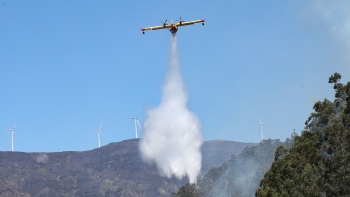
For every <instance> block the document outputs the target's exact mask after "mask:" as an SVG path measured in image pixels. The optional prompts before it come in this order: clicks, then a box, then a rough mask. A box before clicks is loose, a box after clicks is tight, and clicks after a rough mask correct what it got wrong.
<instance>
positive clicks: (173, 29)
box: [141, 17, 205, 36]
mask: <svg viewBox="0 0 350 197" xmlns="http://www.w3.org/2000/svg"><path fill="white" fill-rule="evenodd" d="M166 21H167V20H165V21H164V22H163V21H161V22H162V23H163V25H161V26H153V27H145V28H141V31H142V34H145V31H147V30H158V29H169V31H170V32H171V33H172V34H173V36H175V34H176V32H177V30H178V27H180V26H186V25H193V24H195V23H202V25H204V21H205V20H204V19H202V20H194V21H187V22H185V21H183V20H181V17H180V20H179V22H178V23H173V21H171V24H167V23H166Z"/></svg>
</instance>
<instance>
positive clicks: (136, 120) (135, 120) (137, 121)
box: [130, 110, 141, 138]
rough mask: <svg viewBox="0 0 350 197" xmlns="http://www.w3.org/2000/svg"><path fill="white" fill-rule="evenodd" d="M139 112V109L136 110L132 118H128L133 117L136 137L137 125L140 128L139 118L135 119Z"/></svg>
mask: <svg viewBox="0 0 350 197" xmlns="http://www.w3.org/2000/svg"><path fill="white" fill-rule="evenodd" d="M139 112H140V110H139V111H138V112H137V114H136V116H135V117H134V118H130V119H134V122H135V134H136V138H137V125H138V126H139V128H140V130H141V126H140V123H139V120H138V119H137V117H138V116H139Z"/></svg>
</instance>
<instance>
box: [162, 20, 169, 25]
mask: <svg viewBox="0 0 350 197" xmlns="http://www.w3.org/2000/svg"><path fill="white" fill-rule="evenodd" d="M167 20H168V19H165V21H164V22H163V21H160V22H162V23H163V24H164V25H166V21H167Z"/></svg>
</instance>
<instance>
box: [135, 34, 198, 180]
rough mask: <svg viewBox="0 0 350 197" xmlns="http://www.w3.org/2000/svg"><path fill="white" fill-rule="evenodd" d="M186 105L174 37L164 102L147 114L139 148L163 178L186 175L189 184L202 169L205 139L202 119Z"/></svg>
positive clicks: (179, 177)
mask: <svg viewBox="0 0 350 197" xmlns="http://www.w3.org/2000/svg"><path fill="white" fill-rule="evenodd" d="M186 104H187V95H186V93H185V91H184V84H183V81H182V77H181V73H180V65H179V59H178V55H177V48H176V38H175V37H173V38H172V41H171V48H170V64H169V66H168V70H167V76H166V80H165V84H164V86H163V96H162V100H161V103H160V104H159V106H158V107H156V108H154V109H151V110H149V111H148V112H147V116H148V117H147V119H146V121H145V123H144V131H145V135H144V137H143V138H142V139H141V141H140V143H139V149H140V152H141V155H142V157H143V159H144V160H146V161H148V162H154V163H156V165H157V167H158V170H159V173H160V175H161V176H166V177H168V178H170V177H172V176H175V177H176V178H178V179H181V178H183V177H184V176H187V177H188V178H189V181H190V182H196V179H197V175H198V174H199V172H200V169H201V158H202V155H201V152H200V147H201V145H202V142H203V140H202V135H201V132H200V122H199V119H198V118H197V116H196V115H195V114H194V113H193V112H191V111H189V109H188V108H187V105H186Z"/></svg>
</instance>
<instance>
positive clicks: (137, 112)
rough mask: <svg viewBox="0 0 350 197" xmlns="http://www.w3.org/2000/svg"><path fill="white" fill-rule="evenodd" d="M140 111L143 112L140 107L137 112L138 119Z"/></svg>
mask: <svg viewBox="0 0 350 197" xmlns="http://www.w3.org/2000/svg"><path fill="white" fill-rule="evenodd" d="M140 110H141V107H140V108H139V110H138V111H137V114H136V118H137V117H138V116H139V113H140Z"/></svg>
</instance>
